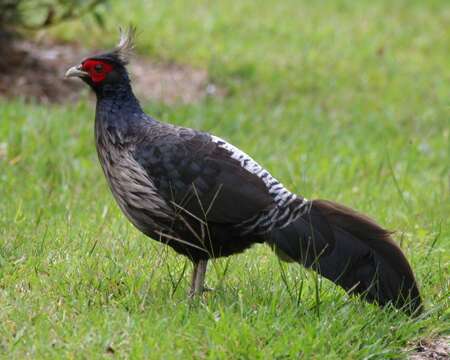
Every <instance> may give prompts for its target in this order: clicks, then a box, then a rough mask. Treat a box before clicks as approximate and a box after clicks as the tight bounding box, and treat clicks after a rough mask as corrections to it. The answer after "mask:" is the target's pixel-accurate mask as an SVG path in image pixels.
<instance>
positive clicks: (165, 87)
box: [0, 40, 225, 104]
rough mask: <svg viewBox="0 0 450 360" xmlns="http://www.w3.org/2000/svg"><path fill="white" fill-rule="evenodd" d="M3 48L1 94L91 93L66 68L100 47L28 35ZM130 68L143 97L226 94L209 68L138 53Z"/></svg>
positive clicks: (170, 100)
mask: <svg viewBox="0 0 450 360" xmlns="http://www.w3.org/2000/svg"><path fill="white" fill-rule="evenodd" d="M2 46H3V44H2ZM1 52H2V53H3V54H0V96H3V97H16V96H21V97H24V98H25V99H33V100H37V101H38V102H42V103H52V102H58V103H61V102H72V101H75V100H77V99H78V98H79V97H80V96H81V94H83V93H85V92H83V91H81V89H82V88H84V87H85V86H84V85H83V84H82V83H81V81H79V80H77V79H69V80H66V79H64V72H65V71H66V70H67V69H68V68H69V67H70V66H72V65H74V64H76V63H77V62H79V61H80V60H81V59H83V58H84V57H85V56H86V55H89V54H92V53H98V52H96V51H92V50H86V49H83V48H82V47H80V46H78V45H77V44H61V43H54V42H32V41H28V40H15V41H14V42H12V43H11V44H10V46H8V48H7V49H5V47H3V49H2V50H1ZM129 70H130V73H131V78H132V81H133V86H134V89H135V91H136V93H137V95H138V96H139V98H141V99H146V100H150V99H151V100H156V101H162V102H165V103H167V104H174V103H195V102H198V101H200V100H201V99H203V98H204V97H206V96H219V97H221V96H224V94H225V91H224V90H223V89H221V88H220V87H218V86H216V85H214V84H212V83H211V82H210V81H209V77H208V73H207V71H206V70H203V69H195V68H192V67H189V66H185V65H179V64H174V63H162V62H157V61H154V60H152V59H148V58H145V57H142V56H135V57H134V58H133V60H132V63H131V64H130V66H129Z"/></svg>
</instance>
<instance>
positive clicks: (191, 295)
mask: <svg viewBox="0 0 450 360" xmlns="http://www.w3.org/2000/svg"><path fill="white" fill-rule="evenodd" d="M211 291H214V289H213V288H210V287H208V286H206V285H205V286H203V288H202V291H195V290H194V289H190V290H189V294H188V297H189V299H194V298H195V297H196V296H200V295H203V294H204V293H206V292H211Z"/></svg>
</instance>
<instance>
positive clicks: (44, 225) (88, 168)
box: [0, 0, 450, 359]
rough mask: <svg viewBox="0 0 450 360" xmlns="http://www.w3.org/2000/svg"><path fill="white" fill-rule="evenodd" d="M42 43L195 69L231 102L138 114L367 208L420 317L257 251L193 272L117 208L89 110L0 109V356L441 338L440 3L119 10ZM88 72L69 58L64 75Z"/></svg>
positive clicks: (401, 350)
mask: <svg viewBox="0 0 450 360" xmlns="http://www.w3.org/2000/svg"><path fill="white" fill-rule="evenodd" d="M111 3H112V4H111V6H110V7H109V8H106V9H104V10H103V11H104V14H105V15H106V16H105V27H106V28H105V29H104V30H101V29H98V28H95V27H94V26H93V24H92V22H90V21H89V20H82V21H79V22H72V23H68V24H64V25H61V26H59V27H57V28H53V29H51V30H50V31H49V32H48V33H47V34H46V36H53V37H55V38H59V39H62V40H67V41H77V42H80V43H82V44H85V45H86V46H92V47H96V48H98V47H105V48H106V47H108V46H111V45H113V44H114V42H115V41H116V38H117V32H116V28H117V26H118V24H125V25H126V24H128V23H130V22H131V23H133V24H135V25H137V26H138V30H139V37H138V40H137V52H138V53H141V54H143V55H149V56H151V57H153V58H156V59H159V60H161V61H170V62H176V63H180V64H189V65H192V66H194V67H198V68H204V69H207V70H208V72H209V76H210V79H211V81H212V82H214V83H216V84H219V85H220V86H221V87H223V88H225V89H226V91H227V95H226V96H225V97H223V98H219V97H209V98H205V99H203V100H201V101H200V102H196V103H192V104H176V105H167V104H164V103H162V102H161V103H159V102H155V101H145V102H144V103H143V105H144V107H145V109H146V111H147V112H148V113H149V114H152V115H153V116H155V117H157V118H159V119H160V120H162V121H168V122H171V123H175V124H181V125H183V126H188V127H193V128H197V129H202V130H205V131H209V132H212V133H214V134H216V135H218V136H220V137H223V138H225V139H228V140H229V141H231V142H232V143H234V144H235V145H237V146H239V147H240V148H242V149H243V150H245V151H246V152H248V153H249V154H251V155H252V156H253V157H254V158H255V159H256V160H258V161H259V162H260V163H261V164H263V165H264V166H265V167H266V168H267V169H269V170H270V171H271V172H272V173H273V174H274V175H275V176H276V177H277V178H278V179H279V180H281V181H282V182H283V183H284V184H285V185H286V186H287V187H288V188H289V189H291V190H292V191H295V192H296V193H298V194H301V195H303V196H305V197H307V198H325V199H332V200H336V201H339V202H342V203H344V204H347V205H349V206H351V207H354V208H356V209H358V210H360V211H363V212H365V213H367V214H370V215H371V216H372V217H374V218H375V219H377V221H378V222H380V223H381V224H383V225H384V226H386V227H387V228H389V229H392V230H395V231H396V234H395V239H396V240H397V241H398V242H399V243H400V244H401V247H402V249H403V250H404V251H405V253H406V255H407V257H408V259H409V260H410V261H411V264H412V266H413V269H414V271H415V273H416V276H417V278H418V282H419V284H420V287H421V292H422V295H423V298H424V302H425V306H426V311H425V313H424V314H423V315H422V316H420V317H419V318H418V319H410V318H408V317H406V316H405V315H403V314H402V313H399V312H397V311H394V310H392V309H380V308H378V307H376V306H374V305H369V304H366V303H365V302H363V301H361V300H360V299H358V298H351V297H348V296H347V295H346V294H345V293H344V292H343V291H342V290H341V289H339V288H337V287H335V286H334V285H333V284H332V283H330V282H328V281H326V280H322V279H320V278H319V279H318V278H317V277H316V276H315V275H314V273H312V272H309V271H306V270H304V269H303V268H301V267H300V266H298V265H295V264H293V265H292V264H291V265H286V264H280V263H279V262H278V260H277V258H276V257H275V256H274V255H273V253H272V252H271V250H270V249H269V248H268V247H265V246H255V247H254V248H253V249H251V250H249V251H247V252H246V253H244V254H242V255H238V256H234V257H232V258H229V259H221V260H217V261H215V262H214V263H213V266H211V268H210V270H209V273H208V274H207V282H208V285H209V286H211V287H213V288H215V291H214V292H211V293H208V294H207V295H206V297H205V299H204V300H203V301H194V302H190V301H188V300H187V296H186V294H187V290H188V287H189V280H190V278H189V272H190V270H191V265H190V264H189V263H188V262H187V261H186V260H185V259H184V258H181V257H180V256H177V255H175V253H174V252H172V251H171V250H170V249H168V248H165V247H163V246H162V245H160V244H158V243H157V242H155V241H152V240H150V239H148V238H146V237H145V236H143V235H141V234H140V233H139V232H138V231H137V230H136V229H134V228H133V227H132V226H131V225H130V224H129V223H128V221H127V220H126V219H125V217H124V216H123V215H122V214H121V213H120V211H119V210H118V208H117V206H116V204H115V203H114V200H113V198H112V196H111V194H110V192H109V189H108V188H107V184H106V181H105V180H104V178H103V174H102V172H101V169H100V166H99V164H98V161H97V156H96V152H95V147H94V140H93V120H94V105H93V103H92V101H90V100H89V99H90V98H92V95H90V94H89V93H88V92H86V95H85V96H83V98H82V99H81V100H80V101H79V102H77V103H67V104H59V105H40V104H38V103H33V102H31V103H30V102H24V101H23V100H21V99H13V100H5V99H3V100H2V99H0V309H1V311H0V357H4V358H25V357H29V358H86V359H91V358H102V357H108V356H110V355H115V356H117V357H129V358H143V357H145V358H167V359H171V358H177V359H180V358H211V359H217V358H223V359H229V358H266V359H271V358H291V357H292V358H302V357H303V358H317V359H323V358H329V359H386V358H398V357H405V356H407V351H408V350H410V349H411V348H413V347H414V343H415V342H416V341H418V340H419V339H429V338H433V337H435V336H439V335H441V334H449V332H450V325H449V324H450V311H449V304H450V303H449V296H450V291H449V290H450V281H449V278H450V271H449V264H450V221H449V214H450V145H449V136H450V125H449V124H450V113H449V98H450V70H449V66H448V59H449V57H450V42H449V37H450V32H449V28H448V24H449V22H450V7H449V6H448V4H447V3H446V2H445V1H427V2H425V1H406V0H405V1H378V2H372V1H359V2H354V1H343V0H342V1H336V2H333V3H330V2H325V1H316V2H310V1H294V0H291V1H289V0H286V1H278V2H275V1H269V0H264V1H257V2H256V1H249V0H248V1H240V2H230V1H225V0H223V1H216V2H213V3H211V2H207V1H202V2H199V1H196V0H189V1H167V2H165V1H158V2H156V1H155V2H144V1H138V0H130V1H128V2H127V4H126V5H125V2H114V1H112V2H111ZM79 60H80V59H73V63H71V64H67V67H69V66H71V65H74V64H75V63H77V62H78V61H79Z"/></svg>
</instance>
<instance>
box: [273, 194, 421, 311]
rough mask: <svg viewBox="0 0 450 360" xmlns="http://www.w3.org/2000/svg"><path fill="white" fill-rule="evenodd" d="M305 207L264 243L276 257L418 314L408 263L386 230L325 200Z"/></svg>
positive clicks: (417, 298)
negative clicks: (291, 221)
mask: <svg viewBox="0 0 450 360" xmlns="http://www.w3.org/2000/svg"><path fill="white" fill-rule="evenodd" d="M308 206H309V211H307V212H306V213H305V214H304V215H302V216H301V217H299V218H298V219H297V220H295V221H294V222H293V223H291V224H290V225H288V226H286V227H284V228H282V229H275V230H273V231H272V233H271V236H270V239H269V240H268V243H269V244H270V245H271V246H272V247H273V248H274V249H275V251H276V252H277V254H278V255H279V256H280V257H281V258H282V259H284V260H288V261H289V260H290V261H298V262H300V263H301V264H303V265H305V266H306V267H308V268H309V267H310V268H313V269H314V270H316V271H317V272H318V273H319V274H321V275H322V276H324V277H326V278H327V279H329V280H331V281H333V282H334V283H336V284H338V285H340V286H342V287H343V288H344V289H345V290H346V291H348V292H349V293H351V294H362V295H363V296H364V297H365V298H366V299H367V300H368V301H370V302H376V303H378V304H380V305H385V304H388V303H392V304H393V305H394V306H395V307H397V308H401V309H403V310H404V311H405V312H407V313H408V314H419V313H420V312H421V310H422V302H421V299H420V294H419V289H418V287H417V283H416V281H415V279H414V275H413V272H412V270H411V267H410V265H409V263H408V261H407V260H406V258H405V255H403V253H402V251H401V250H400V248H399V247H398V245H396V244H395V243H394V241H393V240H392V238H391V236H390V233H389V232H388V231H386V230H385V229H383V228H381V227H380V226H379V225H377V224H376V223H375V222H374V221H373V220H372V219H370V218H368V217H366V216H364V215H362V214H359V213H357V212H356V211H354V210H352V209H350V208H347V207H345V206H342V205H339V204H336V203H333V202H331V201H326V200H313V201H310V202H309V203H308Z"/></svg>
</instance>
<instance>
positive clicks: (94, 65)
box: [82, 59, 113, 83]
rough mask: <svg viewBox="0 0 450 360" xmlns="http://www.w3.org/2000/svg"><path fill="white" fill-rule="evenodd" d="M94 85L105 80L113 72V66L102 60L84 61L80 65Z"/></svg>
mask: <svg viewBox="0 0 450 360" xmlns="http://www.w3.org/2000/svg"><path fill="white" fill-rule="evenodd" d="M82 67H83V70H84V71H86V72H87V73H88V74H89V76H90V78H91V80H92V81H93V82H94V83H100V82H102V81H103V80H105V78H106V75H108V73H110V72H111V71H112V70H113V65H112V64H110V63H108V62H106V61H102V60H93V59H92V60H86V61H84V62H83V64H82Z"/></svg>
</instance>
